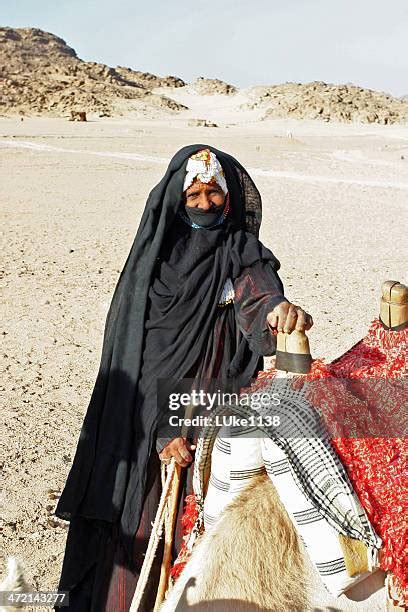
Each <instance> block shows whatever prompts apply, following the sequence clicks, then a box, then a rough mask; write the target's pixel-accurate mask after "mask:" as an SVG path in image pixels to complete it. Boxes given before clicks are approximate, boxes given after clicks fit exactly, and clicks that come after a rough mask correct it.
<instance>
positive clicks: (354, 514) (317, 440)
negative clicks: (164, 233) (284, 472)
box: [189, 379, 382, 568]
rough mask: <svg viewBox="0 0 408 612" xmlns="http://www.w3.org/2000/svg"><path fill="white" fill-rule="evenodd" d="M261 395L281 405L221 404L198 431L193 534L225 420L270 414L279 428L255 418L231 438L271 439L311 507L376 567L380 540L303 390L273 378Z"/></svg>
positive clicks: (199, 523) (231, 432) (232, 430)
mask: <svg viewBox="0 0 408 612" xmlns="http://www.w3.org/2000/svg"><path fill="white" fill-rule="evenodd" d="M262 392H263V393H268V394H269V395H270V397H272V396H273V394H274V393H275V394H276V393H278V394H279V398H280V403H279V405H278V406H276V405H273V406H272V405H269V406H268V405H264V406H263V407H261V408H257V409H256V410H254V408H253V407H250V406H248V405H239V404H234V405H232V404H230V405H222V406H221V405H220V406H218V407H217V408H216V409H215V410H213V411H212V413H211V416H212V423H211V424H210V425H209V426H208V427H205V428H203V429H202V430H201V432H200V435H199V439H198V444H197V450H196V456H195V470H194V477H193V486H194V491H195V495H196V499H197V503H198V507H199V518H198V521H197V528H196V529H195V530H193V533H197V532H198V531H199V529H200V527H201V526H202V524H203V511H204V498H205V494H206V487H207V482H208V478H209V473H210V469H211V455H212V450H213V447H214V442H215V440H216V438H217V435H218V433H219V430H220V429H221V427H222V423H223V417H225V416H227V415H231V414H235V415H238V416H239V417H241V418H242V419H247V420H248V422H250V423H251V420H252V422H253V417H254V414H255V415H256V417H258V416H260V417H266V416H268V415H269V416H270V415H271V414H273V415H274V416H275V417H276V416H278V417H279V419H280V424H281V425H280V427H279V428H276V427H274V426H272V425H268V424H267V420H266V419H263V418H257V419H256V427H251V426H249V427H246V428H245V427H242V426H241V427H234V426H232V427H231V428H230V429H229V435H230V436H231V438H234V437H236V436H244V437H245V436H246V437H251V436H252V437H256V436H257V437H263V438H266V439H270V440H272V441H273V442H274V443H275V444H276V445H277V446H278V447H279V449H281V450H282V451H283V453H284V455H285V457H286V459H287V462H288V464H289V467H290V471H291V474H292V476H293V478H294V480H295V482H296V484H297V486H298V488H299V489H300V490H301V492H302V493H303V494H304V496H305V497H306V498H307V499H308V500H309V501H310V503H311V504H312V506H313V507H314V508H315V509H316V510H317V511H318V513H319V514H320V515H321V516H322V517H324V518H325V519H326V520H327V522H328V523H329V524H330V525H331V526H332V527H333V528H334V529H335V530H336V531H337V532H338V533H340V534H343V535H344V536H347V537H350V538H354V539H357V540H360V541H362V542H363V543H364V544H365V545H366V547H367V551H368V560H369V564H370V566H371V567H373V568H374V567H376V566H377V565H378V551H379V549H380V547H381V544H382V542H381V538H379V536H378V535H377V534H376V533H375V531H374V529H373V527H372V525H371V524H370V522H369V520H368V518H367V515H366V513H365V511H364V509H363V507H362V505H361V503H360V501H359V499H358V497H357V495H356V493H355V492H354V490H353V487H352V484H351V482H350V480H349V478H348V475H347V473H346V471H345V468H344V466H343V465H342V463H341V461H340V459H339V457H338V456H337V454H336V453H335V451H334V449H333V447H332V445H331V443H330V440H329V437H328V434H327V432H326V431H325V428H324V426H323V424H322V422H321V420H320V418H319V415H318V413H317V411H316V410H315V409H314V407H313V406H312V405H311V404H310V402H309V400H308V399H307V397H306V392H305V390H304V389H303V388H302V389H294V388H293V387H292V385H291V384H290V379H286V380H285V379H271V380H269V381H268V383H267V384H266V385H264V386H263V387H262ZM249 396H251V393H249ZM216 417H218V419H217V418H216ZM224 421H225V419H224ZM225 431H226V427H225V426H224V427H223V435H222V438H223V441H225V439H226V435H225ZM224 443H225V442H224ZM193 540H194V535H193V537H192V542H191V543H190V542H189V547H190V546H192V543H193Z"/></svg>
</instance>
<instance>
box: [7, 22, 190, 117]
mask: <svg viewBox="0 0 408 612" xmlns="http://www.w3.org/2000/svg"><path fill="white" fill-rule="evenodd" d="M158 84H160V86H165V84H167V86H169V87H170V86H171V87H176V86H180V85H181V84H184V82H183V81H182V80H181V79H178V78H177V77H164V78H162V77H156V76H155V75H151V74H149V73H143V72H137V71H133V70H130V69H127V68H118V69H115V68H111V67H109V66H106V65H105V64H100V63H97V62H85V61H83V60H81V59H80V58H78V57H77V54H76V52H75V51H74V49H72V48H71V47H69V46H68V45H67V44H66V43H65V41H64V40H62V39H61V38H58V36H55V35H54V34H50V33H48V32H43V31H42V30H38V29H35V28H19V29H13V28H0V85H1V87H0V89H1V93H0V113H2V114H16V113H17V114H22V115H23V114H27V115H31V114H34V115H43V114H45V115H54V116H69V115H70V113H71V111H74V112H77V111H85V112H87V113H88V114H89V113H98V114H99V115H102V116H109V115H111V114H120V113H121V112H122V111H126V110H135V111H143V112H147V111H149V109H156V110H157V109H165V110H168V111H179V110H182V109H185V108H186V107H185V106H183V105H182V104H179V103H177V102H175V101H174V100H171V99H170V98H168V97H166V96H162V95H157V94H154V93H152V91H151V89H152V88H153V87H157V86H159V85H158Z"/></svg>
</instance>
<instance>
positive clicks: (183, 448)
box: [159, 438, 195, 467]
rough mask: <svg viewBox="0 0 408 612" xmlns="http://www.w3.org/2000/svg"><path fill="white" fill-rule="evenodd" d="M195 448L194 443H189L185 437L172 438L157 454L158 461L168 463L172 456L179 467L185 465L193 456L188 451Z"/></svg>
mask: <svg viewBox="0 0 408 612" xmlns="http://www.w3.org/2000/svg"><path fill="white" fill-rule="evenodd" d="M192 450H195V444H190V442H189V441H188V440H186V439H185V438H174V439H173V440H171V442H168V443H167V444H166V446H165V447H164V448H163V449H162V451H161V453H160V454H159V457H160V461H163V463H170V460H171V458H172V457H174V458H175V460H176V462H177V463H178V464H179V465H181V467H187V466H188V464H189V463H191V462H192V460H193V457H192V456H191V455H190V453H189V451H192Z"/></svg>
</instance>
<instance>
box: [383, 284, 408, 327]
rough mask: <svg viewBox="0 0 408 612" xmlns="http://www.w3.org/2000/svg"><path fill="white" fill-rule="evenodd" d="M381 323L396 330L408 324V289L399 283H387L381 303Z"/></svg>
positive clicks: (384, 286) (384, 285)
mask: <svg viewBox="0 0 408 612" xmlns="http://www.w3.org/2000/svg"><path fill="white" fill-rule="evenodd" d="M380 321H381V323H382V324H383V325H384V327H386V328H387V329H391V330H395V329H398V328H400V327H401V326H404V325H407V324H408V287H407V286H406V285H403V284H402V283H400V282H399V281H393V280H389V281H385V283H383V286H382V295H381V302H380Z"/></svg>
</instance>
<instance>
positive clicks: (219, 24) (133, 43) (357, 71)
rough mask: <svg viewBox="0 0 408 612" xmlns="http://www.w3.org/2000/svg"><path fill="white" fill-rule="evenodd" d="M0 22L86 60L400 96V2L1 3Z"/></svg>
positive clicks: (405, 0)
mask: <svg viewBox="0 0 408 612" xmlns="http://www.w3.org/2000/svg"><path fill="white" fill-rule="evenodd" d="M0 24H1V25H8V26H12V27H38V28H41V29H43V30H46V31H49V32H53V33H54V34H57V35H58V36H61V37H62V38H64V39H65V40H66V42H67V43H68V44H69V45H70V46H71V47H73V48H74V49H75V50H76V52H77V54H78V56H79V57H81V58H82V59H85V60H89V61H99V62H103V63H106V64H109V65H110V66H116V65H122V66H129V67H131V68H134V69H136V70H144V71H149V72H153V73H156V74H161V75H167V74H175V75H177V76H180V77H182V78H183V79H185V80H187V81H190V80H192V79H193V78H194V77H197V76H207V77H218V78H220V79H223V80H226V81H228V82H230V83H233V84H235V85H238V86H242V87H245V86H248V85H254V84H272V83H282V82H286V81H295V82H308V81H313V80H323V81H328V82H331V83H347V82H352V83H355V84H359V85H363V86H365V87H371V88H372V89H379V90H384V91H389V92H391V93H393V94H395V95H402V94H408V0H280V1H279V2H278V1H277V0H218V1H217V2H215V1H214V0H204V1H194V0H144V1H143V2H142V1H140V0H14V1H8V2H7V0H1V5H0Z"/></svg>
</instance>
